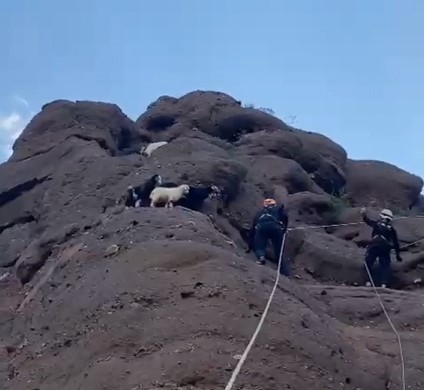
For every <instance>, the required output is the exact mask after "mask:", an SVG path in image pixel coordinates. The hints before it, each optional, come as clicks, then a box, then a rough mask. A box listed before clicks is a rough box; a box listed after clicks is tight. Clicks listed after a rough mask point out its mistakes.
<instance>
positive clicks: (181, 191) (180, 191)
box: [150, 184, 190, 208]
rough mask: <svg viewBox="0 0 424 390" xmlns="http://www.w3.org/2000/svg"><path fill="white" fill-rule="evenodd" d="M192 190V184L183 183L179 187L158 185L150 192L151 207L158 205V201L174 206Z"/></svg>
mask: <svg viewBox="0 0 424 390" xmlns="http://www.w3.org/2000/svg"><path fill="white" fill-rule="evenodd" d="M189 191H190V186H188V185H187V184H181V185H180V186H178V187H173V188H166V187H156V188H155V189H154V190H153V191H152V193H151V194H150V200H151V202H150V207H156V205H157V204H158V203H165V207H167V208H168V207H174V203H175V202H178V201H179V200H180V199H182V198H183V197H185V196H186V195H187V194H188V193H189Z"/></svg>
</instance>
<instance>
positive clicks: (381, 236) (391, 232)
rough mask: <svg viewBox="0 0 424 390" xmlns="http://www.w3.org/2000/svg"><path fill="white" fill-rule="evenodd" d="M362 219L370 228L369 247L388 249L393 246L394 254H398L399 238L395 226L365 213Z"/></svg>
mask: <svg viewBox="0 0 424 390" xmlns="http://www.w3.org/2000/svg"><path fill="white" fill-rule="evenodd" d="M362 219H363V220H364V222H365V223H366V224H367V225H368V226H370V227H371V228H372V233H371V243H370V247H374V248H378V249H382V250H385V249H386V250H390V249H392V248H394V250H395V252H396V255H397V256H399V254H400V248H399V240H398V235H397V232H396V230H395V228H394V227H393V226H391V225H386V224H384V223H382V222H380V221H375V220H373V219H371V218H369V217H368V216H367V215H366V214H364V215H363V216H362Z"/></svg>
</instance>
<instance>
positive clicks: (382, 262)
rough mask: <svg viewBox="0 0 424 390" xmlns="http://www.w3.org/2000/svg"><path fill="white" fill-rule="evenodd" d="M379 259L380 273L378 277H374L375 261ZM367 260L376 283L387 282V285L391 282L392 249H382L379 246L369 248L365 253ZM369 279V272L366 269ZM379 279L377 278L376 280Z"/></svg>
mask: <svg viewBox="0 0 424 390" xmlns="http://www.w3.org/2000/svg"><path fill="white" fill-rule="evenodd" d="M377 259H378V262H379V271H380V272H379V275H378V276H377V278H374V274H373V266H374V263H375V261H376V260H377ZM365 262H366V264H367V266H368V269H369V271H370V273H371V275H372V278H373V280H374V282H375V283H376V285H377V286H378V285H381V284H385V285H386V286H387V285H388V283H389V279H390V250H387V249H381V248H378V247H371V248H368V249H367V251H366V253H365ZM365 273H366V275H367V279H368V278H369V276H368V273H367V272H366V270H365ZM376 279H377V280H376Z"/></svg>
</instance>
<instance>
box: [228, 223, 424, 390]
mask: <svg viewBox="0 0 424 390" xmlns="http://www.w3.org/2000/svg"><path fill="white" fill-rule="evenodd" d="M412 218H424V216H419V215H417V216H410V217H399V218H395V220H399V219H412ZM363 223H364V222H352V223H345V224H333V225H320V226H300V227H294V228H289V229H287V231H293V230H309V229H322V228H327V227H340V226H351V225H360V224H363ZM286 236H287V233H286V234H284V236H283V241H282V244H281V249H280V255H279V258H278V266H277V270H276V274H277V276H276V278H275V283H274V286H273V288H272V291H271V294H270V296H269V298H268V302H267V304H266V306H265V310H264V312H263V313H262V316H261V319H260V321H259V323H258V325H257V327H256V329H255V332H254V333H253V336H252V337H251V339H250V341H249V344H248V345H247V347H246V349H245V350H244V352H243V354H242V355H241V358H240V360H239V362H238V363H237V366H236V368H235V369H234V371H233V373H232V375H231V378H230V380H229V382H228V383H227V386H226V387H225V390H231V389H232V388H233V386H234V384H235V381H236V379H237V376H238V374H239V373H240V370H241V368H242V367H243V364H244V362H245V361H246V359H247V356H248V355H249V353H250V350H251V349H252V347H253V344H254V343H255V341H256V338H257V337H258V334H259V332H260V331H261V329H262V326H263V324H264V322H265V319H266V316H267V315H268V311H269V308H270V306H271V303H272V300H273V299H274V295H275V291H276V290H277V287H278V282H279V281H280V268H281V263H282V259H283V253H284V247H285V244H286ZM421 241H424V237H423V238H421V239H419V240H417V241H414V242H412V243H409V244H406V245H403V246H402V247H401V249H403V248H406V247H409V246H412V245H415V244H417V243H419V242H421ZM364 264H365V268H366V270H367V273H368V277H369V278H370V281H371V284H372V286H373V289H374V292H375V293H376V296H377V299H378V301H379V303H380V306H381V308H382V310H383V313H384V314H385V316H386V318H387V321H388V322H389V324H390V327H391V328H392V330H393V332H394V333H395V335H396V338H397V341H398V344H399V352H400V360H401V381H402V390H406V379H405V359H404V355H403V348H402V340H401V337H400V335H399V332H398V331H397V330H396V327H395V326H394V324H393V322H392V320H391V318H390V316H389V314H388V312H387V310H386V308H385V306H384V303H383V300H382V299H381V296H380V294H379V293H378V289H377V287H376V286H375V283H374V280H373V279H372V276H371V272H370V270H369V268H368V266H367V264H366V262H364Z"/></svg>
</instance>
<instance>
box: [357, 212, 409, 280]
mask: <svg viewBox="0 0 424 390" xmlns="http://www.w3.org/2000/svg"><path fill="white" fill-rule="evenodd" d="M361 214H362V219H363V220H364V222H365V223H366V224H367V225H368V226H370V227H371V228H372V234H371V242H370V244H369V245H368V247H367V251H366V254H365V262H366V264H367V266H368V269H369V271H370V272H371V270H372V267H373V265H374V263H375V261H376V260H377V258H378V261H379V265H380V285H381V287H383V288H385V287H387V285H388V283H389V278H390V262H391V260H390V251H391V249H392V248H394V250H395V252H396V260H397V261H399V262H400V261H402V258H401V256H400V248H399V241H398V236H397V232H396V230H395V228H394V227H393V226H392V222H393V213H392V212H391V211H390V210H388V209H384V210H381V212H380V218H379V220H378V221H374V220H372V219H371V218H369V217H368V216H367V214H366V209H365V208H363V209H362V210H361ZM365 272H366V270H365ZM367 276H368V273H367ZM366 285H367V286H370V285H371V283H370V282H367V284H366Z"/></svg>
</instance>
